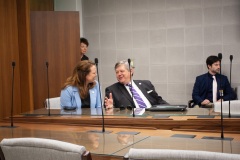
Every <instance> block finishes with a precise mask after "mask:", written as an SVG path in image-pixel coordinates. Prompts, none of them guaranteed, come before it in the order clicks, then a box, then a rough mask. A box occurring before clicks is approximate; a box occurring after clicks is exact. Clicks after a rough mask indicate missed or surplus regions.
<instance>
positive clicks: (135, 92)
mask: <svg viewBox="0 0 240 160" xmlns="http://www.w3.org/2000/svg"><path fill="white" fill-rule="evenodd" d="M127 86H129V89H130V91H131V93H132V94H133V98H134V99H135V100H136V102H137V104H138V106H139V107H140V108H146V107H147V106H146V104H145V103H144V101H143V99H142V98H141V97H140V95H139V94H138V93H137V91H136V90H135V89H134V88H133V87H132V85H131V84H127Z"/></svg>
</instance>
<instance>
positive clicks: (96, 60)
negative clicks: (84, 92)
mask: <svg viewBox="0 0 240 160" xmlns="http://www.w3.org/2000/svg"><path fill="white" fill-rule="evenodd" d="M95 64H96V68H97V77H98V89H99V95H100V103H101V111H102V131H98V130H90V131H89V132H96V133H111V132H112V131H105V123H104V112H103V106H102V94H101V89H100V79H99V74H98V59H97V58H95Z"/></svg>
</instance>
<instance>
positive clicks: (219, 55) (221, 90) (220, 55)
mask: <svg viewBox="0 0 240 160" xmlns="http://www.w3.org/2000/svg"><path fill="white" fill-rule="evenodd" d="M218 58H219V61H220V90H219V92H220V99H221V138H222V139H224V135H223V110H222V100H223V96H224V95H223V88H222V53H218Z"/></svg>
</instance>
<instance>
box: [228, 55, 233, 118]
mask: <svg viewBox="0 0 240 160" xmlns="http://www.w3.org/2000/svg"><path fill="white" fill-rule="evenodd" d="M229 58H230V86H232V85H231V83H232V60H233V55H230V57H229ZM231 88H232V87H231ZM230 97H231V96H230ZM230 103H231V100H230V99H229V112H228V117H229V118H231V111H230V108H231V107H230V106H231V104H230Z"/></svg>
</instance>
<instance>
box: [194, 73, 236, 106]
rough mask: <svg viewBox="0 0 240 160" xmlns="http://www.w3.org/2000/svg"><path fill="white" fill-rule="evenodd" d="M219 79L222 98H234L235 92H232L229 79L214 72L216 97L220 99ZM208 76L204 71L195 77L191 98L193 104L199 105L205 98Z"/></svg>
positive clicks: (226, 99) (225, 99)
mask: <svg viewBox="0 0 240 160" xmlns="http://www.w3.org/2000/svg"><path fill="white" fill-rule="evenodd" d="M220 79H221V86H222V89H223V100H224V101H228V100H233V99H235V93H234V92H233V90H232V88H231V86H230V84H229V81H228V79H227V77H226V76H224V75H220V74H216V80H217V91H218V92H217V99H218V100H219V99H220V94H219V90H220ZM208 81H209V77H208V73H205V74H203V75H200V76H198V77H197V78H196V81H195V84H194V87H193V92H192V98H193V101H194V105H201V102H202V101H203V100H204V99H206V97H207V93H208V84H209V82H208Z"/></svg>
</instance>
